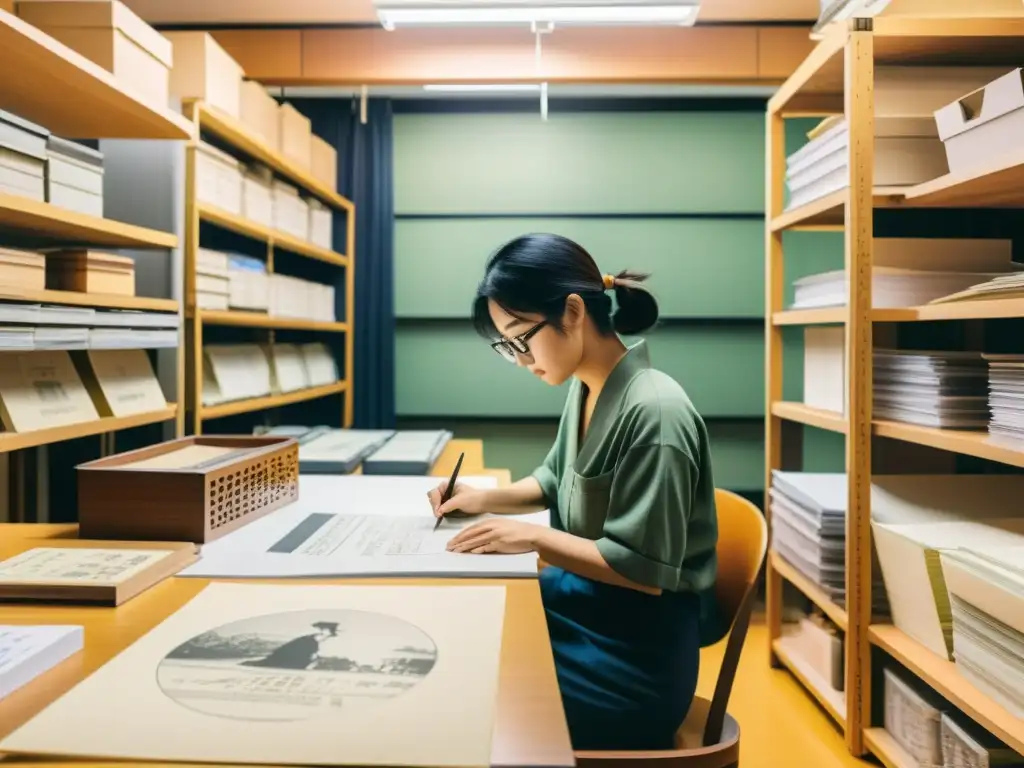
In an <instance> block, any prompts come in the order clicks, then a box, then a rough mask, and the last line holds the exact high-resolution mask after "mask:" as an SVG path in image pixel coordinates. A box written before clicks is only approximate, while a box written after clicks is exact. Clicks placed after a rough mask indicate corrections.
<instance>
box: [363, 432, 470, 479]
mask: <svg viewBox="0 0 1024 768" xmlns="http://www.w3.org/2000/svg"><path fill="white" fill-rule="evenodd" d="M453 437H454V435H453V434H452V433H451V432H449V431H448V430H446V429H435V430H408V431H401V432H398V433H396V434H395V435H394V437H392V438H391V439H390V440H388V441H387V442H386V443H385V444H384V445H383V446H381V447H380V448H378V449H377V450H376V451H374V452H373V453H371V454H370V455H369V456H367V457H366V458H365V459H364V460H363V474H365V475H425V474H427V473H428V472H429V471H430V468H431V467H433V466H434V464H435V463H436V462H437V459H438V457H439V456H440V455H441V451H443V450H444V448H445V446H446V445H448V442H449V441H450V440H451V439H452V438H453Z"/></svg>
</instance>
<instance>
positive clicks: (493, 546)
mask: <svg viewBox="0 0 1024 768" xmlns="http://www.w3.org/2000/svg"><path fill="white" fill-rule="evenodd" d="M544 530H545V529H544V526H541V525H533V524H532V523H522V522H520V521H518V520H508V519H503V518H494V519H490V520H484V521H483V522H479V523H474V524H473V525H471V526H469V527H468V528H465V529H464V530H462V531H459V533H458V534H457V535H455V536H453V537H452V539H451V541H449V542H448V550H449V551H450V552H465V553H467V554H471V555H484V554H491V553H493V554H501V555H519V554H522V553H524V552H532V551H533V550H534V548H535V547H536V543H537V537H538V536H539V535H540V534H541V533H542V532H543V531H544Z"/></svg>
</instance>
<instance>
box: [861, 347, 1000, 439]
mask: <svg viewBox="0 0 1024 768" xmlns="http://www.w3.org/2000/svg"><path fill="white" fill-rule="evenodd" d="M873 410H874V416H875V418H877V419H887V420H891V421H902V422H906V423H908V424H918V425H921V426H925V427H936V428H941V429H984V428H985V427H986V426H987V425H988V367H987V365H986V362H985V359H984V357H982V355H981V353H979V352H925V351H917V350H894V349H876V350H875V352H874V405H873Z"/></svg>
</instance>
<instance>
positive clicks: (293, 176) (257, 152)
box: [196, 102, 353, 211]
mask: <svg viewBox="0 0 1024 768" xmlns="http://www.w3.org/2000/svg"><path fill="white" fill-rule="evenodd" d="M196 109H197V112H198V120H199V128H200V129H201V130H203V131H208V132H210V133H211V134H213V135H214V136H216V137H217V138H219V139H221V140H222V141H225V142H227V143H228V144H230V145H231V146H232V147H234V148H235V149H237V150H238V151H240V152H244V153H245V154H247V155H249V156H250V157H252V158H253V159H254V160H259V161H260V162H261V163H263V164H264V165H266V166H267V167H268V168H270V169H271V170H272V171H274V172H275V173H277V174H280V175H281V176H284V177H285V178H287V179H288V180H290V181H292V182H294V183H295V184H298V185H299V186H300V187H302V189H303V190H305V191H306V192H309V193H311V194H313V195H315V196H316V197H318V198H319V199H320V200H322V201H323V202H325V203H327V204H328V205H331V206H333V207H335V208H338V209H341V210H346V211H351V210H353V206H352V202H351V201H350V200H348V198H346V197H344V196H343V195H339V194H338V193H337V192H336V191H335V190H333V189H331V188H329V187H328V186H327V185H326V184H324V183H323V182H322V181H320V180H319V179H317V178H316V177H315V176H313V174H311V173H310V172H309V171H307V170H306V169H305V168H302V167H300V166H299V165H297V164H296V163H295V162H293V161H292V160H290V159H289V158H287V157H285V156H284V155H282V154H281V153H280V152H278V151H277V150H276V149H273V148H272V147H270V146H268V145H267V143H266V142H265V141H263V139H262V138H260V137H259V136H257V135H256V134H255V133H253V132H252V131H250V130H249V129H248V128H246V127H245V126H244V125H243V124H242V123H240V122H239V121H238V120H236V119H235V118H233V117H231V116H230V115H226V114H224V113H223V112H221V111H220V110H219V109H216V108H215V107H211V106H210V105H208V104H203V103H198V102H197V103H196Z"/></svg>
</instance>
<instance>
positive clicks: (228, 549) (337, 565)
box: [178, 475, 550, 578]
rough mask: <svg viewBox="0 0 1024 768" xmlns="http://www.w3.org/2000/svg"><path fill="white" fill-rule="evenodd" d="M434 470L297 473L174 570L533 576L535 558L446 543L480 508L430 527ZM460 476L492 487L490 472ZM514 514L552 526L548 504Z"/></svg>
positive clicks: (248, 574)
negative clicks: (269, 506)
mask: <svg viewBox="0 0 1024 768" xmlns="http://www.w3.org/2000/svg"><path fill="white" fill-rule="evenodd" d="M438 482H439V479H438V478H435V477H387V476H363V475H340V476H338V475H301V476H300V478H299V500H298V501H297V502H296V503H294V504H291V505H289V506H287V507H285V508H283V509H279V510H277V511H276V512H273V513H271V514H269V515H267V516H266V517H263V518H261V519H259V520H256V521H254V522H252V523H250V524H249V525H246V526H243V527H242V528H239V529H238V530H235V531H232V532H231V533H229V534H227V535H226V536H224V537H222V538H220V539H217V540H216V541H213V542H210V543H209V544H206V545H205V546H204V547H203V549H202V556H201V558H200V559H199V561H197V562H196V563H194V564H192V565H191V566H189V567H188V568H186V569H184V570H183V571H181V572H180V573H179V574H178V575H179V576H195V577H207V578H216V577H220V578H273V577H278V578H286V577H317V576H395V575H415V576H454V577H458V576H493V577H496V578H518V577H526V578H535V577H536V576H537V556H536V554H535V553H527V554H522V555H470V554H463V553H455V552H448V551H447V549H446V547H447V544H448V542H449V541H450V540H451V539H452V537H454V536H455V535H456V534H457V533H458V532H459V531H460V530H462V529H463V528H464V527H466V526H469V525H473V524H475V523H478V522H480V521H481V520H483V519H485V517H486V516H483V515H480V516H474V517H463V518H454V517H453V518H450V519H445V520H444V522H442V523H441V525H440V527H439V528H438V529H437V531H434V530H433V529H434V523H435V519H434V515H433V512H432V510H431V508H430V502H429V501H428V499H427V493H428V491H430V490H431V489H433V488H435V487H436V486H437V484H438ZM459 482H460V483H461V482H464V483H465V484H467V485H474V486H477V487H483V488H487V487H492V488H493V487H496V485H497V481H496V480H495V479H494V478H492V477H467V478H465V479H464V480H463V479H461V478H460V481H459ZM517 518H518V519H520V520H522V521H524V522H529V523H533V524H537V525H543V526H548V525H550V515H549V513H548V512H546V511H545V512H538V513H533V514H527V515H519V516H517Z"/></svg>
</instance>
